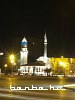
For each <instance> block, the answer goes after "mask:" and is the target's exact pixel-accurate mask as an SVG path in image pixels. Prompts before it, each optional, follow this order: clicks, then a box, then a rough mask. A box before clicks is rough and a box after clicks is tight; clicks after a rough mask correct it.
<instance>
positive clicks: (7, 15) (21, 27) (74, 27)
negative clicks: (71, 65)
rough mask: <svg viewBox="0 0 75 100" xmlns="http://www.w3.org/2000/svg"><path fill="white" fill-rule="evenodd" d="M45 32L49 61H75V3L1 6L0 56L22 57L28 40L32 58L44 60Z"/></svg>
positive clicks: (29, 1)
mask: <svg viewBox="0 0 75 100" xmlns="http://www.w3.org/2000/svg"><path fill="white" fill-rule="evenodd" d="M2 1H3V0H2ZM45 31H46V33H47V38H48V57H60V56H61V55H63V56H64V57H75V0H24V1H22V0H20V1H19V0H18V1H15V2H14V1H11V0H10V2H7V0H6V1H3V2H0V52H4V53H7V52H8V53H9V51H14V52H15V53H16V52H18V53H19V50H20V46H21V45H20V42H21V40H22V38H23V37H24V36H25V37H26V38H27V40H28V50H29V55H32V57H39V56H42V55H43V36H44V33H45Z"/></svg>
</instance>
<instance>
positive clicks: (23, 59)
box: [20, 37, 28, 65]
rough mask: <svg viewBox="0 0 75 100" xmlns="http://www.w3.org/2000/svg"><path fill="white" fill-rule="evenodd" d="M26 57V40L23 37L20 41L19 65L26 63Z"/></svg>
mask: <svg viewBox="0 0 75 100" xmlns="http://www.w3.org/2000/svg"><path fill="white" fill-rule="evenodd" d="M27 59H28V50H27V40H26V38H25V37H24V38H23V40H22V42H21V51H20V65H24V64H27Z"/></svg>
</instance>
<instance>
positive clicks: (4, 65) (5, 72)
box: [4, 64, 8, 74]
mask: <svg viewBox="0 0 75 100" xmlns="http://www.w3.org/2000/svg"><path fill="white" fill-rule="evenodd" d="M7 66H8V65H7V64H5V65H4V67H5V74H6V68H7Z"/></svg>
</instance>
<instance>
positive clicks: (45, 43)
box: [44, 32, 47, 58]
mask: <svg viewBox="0 0 75 100" xmlns="http://www.w3.org/2000/svg"><path fill="white" fill-rule="evenodd" d="M44 58H47V36H46V32H45V35H44Z"/></svg>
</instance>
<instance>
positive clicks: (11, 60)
mask: <svg viewBox="0 0 75 100" xmlns="http://www.w3.org/2000/svg"><path fill="white" fill-rule="evenodd" d="M10 62H11V64H12V74H13V65H14V62H15V56H14V55H13V54H11V55H10Z"/></svg>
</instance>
